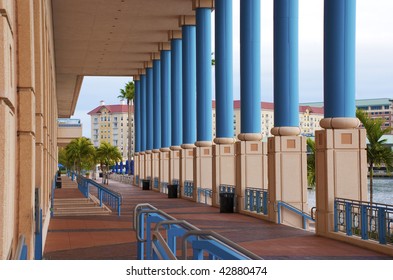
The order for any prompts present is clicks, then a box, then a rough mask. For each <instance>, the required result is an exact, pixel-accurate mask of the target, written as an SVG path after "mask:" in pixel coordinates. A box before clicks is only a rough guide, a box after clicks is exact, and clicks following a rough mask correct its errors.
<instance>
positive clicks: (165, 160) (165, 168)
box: [158, 150, 170, 192]
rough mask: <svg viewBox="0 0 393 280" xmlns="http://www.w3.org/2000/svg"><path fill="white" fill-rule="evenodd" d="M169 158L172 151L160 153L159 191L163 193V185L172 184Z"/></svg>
mask: <svg viewBox="0 0 393 280" xmlns="http://www.w3.org/2000/svg"><path fill="white" fill-rule="evenodd" d="M169 156H170V150H168V151H161V152H160V174H159V179H158V182H159V190H160V191H161V192H162V185H163V184H167V185H169V184H170V181H169Z"/></svg>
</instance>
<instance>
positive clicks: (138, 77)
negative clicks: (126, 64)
mask: <svg viewBox="0 0 393 280" xmlns="http://www.w3.org/2000/svg"><path fill="white" fill-rule="evenodd" d="M132 79H133V80H134V81H139V80H140V79H141V77H140V75H134V76H132Z"/></svg>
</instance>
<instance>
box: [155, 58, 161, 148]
mask: <svg viewBox="0 0 393 280" xmlns="http://www.w3.org/2000/svg"><path fill="white" fill-rule="evenodd" d="M153 129H154V133H153V149H160V148H161V61H160V60H153Z"/></svg>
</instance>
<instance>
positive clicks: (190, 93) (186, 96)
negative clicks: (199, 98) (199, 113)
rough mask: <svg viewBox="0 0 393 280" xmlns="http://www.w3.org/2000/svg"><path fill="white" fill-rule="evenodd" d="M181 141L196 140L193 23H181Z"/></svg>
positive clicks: (194, 36) (192, 141) (194, 38)
mask: <svg viewBox="0 0 393 280" xmlns="http://www.w3.org/2000/svg"><path fill="white" fill-rule="evenodd" d="M182 37H183V142H182V144H192V145H193V144H194V143H195V140H196V106H195V103H196V42H195V40H196V35H195V26H194V25H183V27H182Z"/></svg>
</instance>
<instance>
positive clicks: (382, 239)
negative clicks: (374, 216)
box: [378, 207, 386, 244]
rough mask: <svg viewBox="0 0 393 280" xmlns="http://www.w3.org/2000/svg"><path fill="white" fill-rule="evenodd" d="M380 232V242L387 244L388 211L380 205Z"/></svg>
mask: <svg viewBox="0 0 393 280" xmlns="http://www.w3.org/2000/svg"><path fill="white" fill-rule="evenodd" d="M378 233H379V243H380V244H386V213H385V208H383V207H378Z"/></svg>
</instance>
